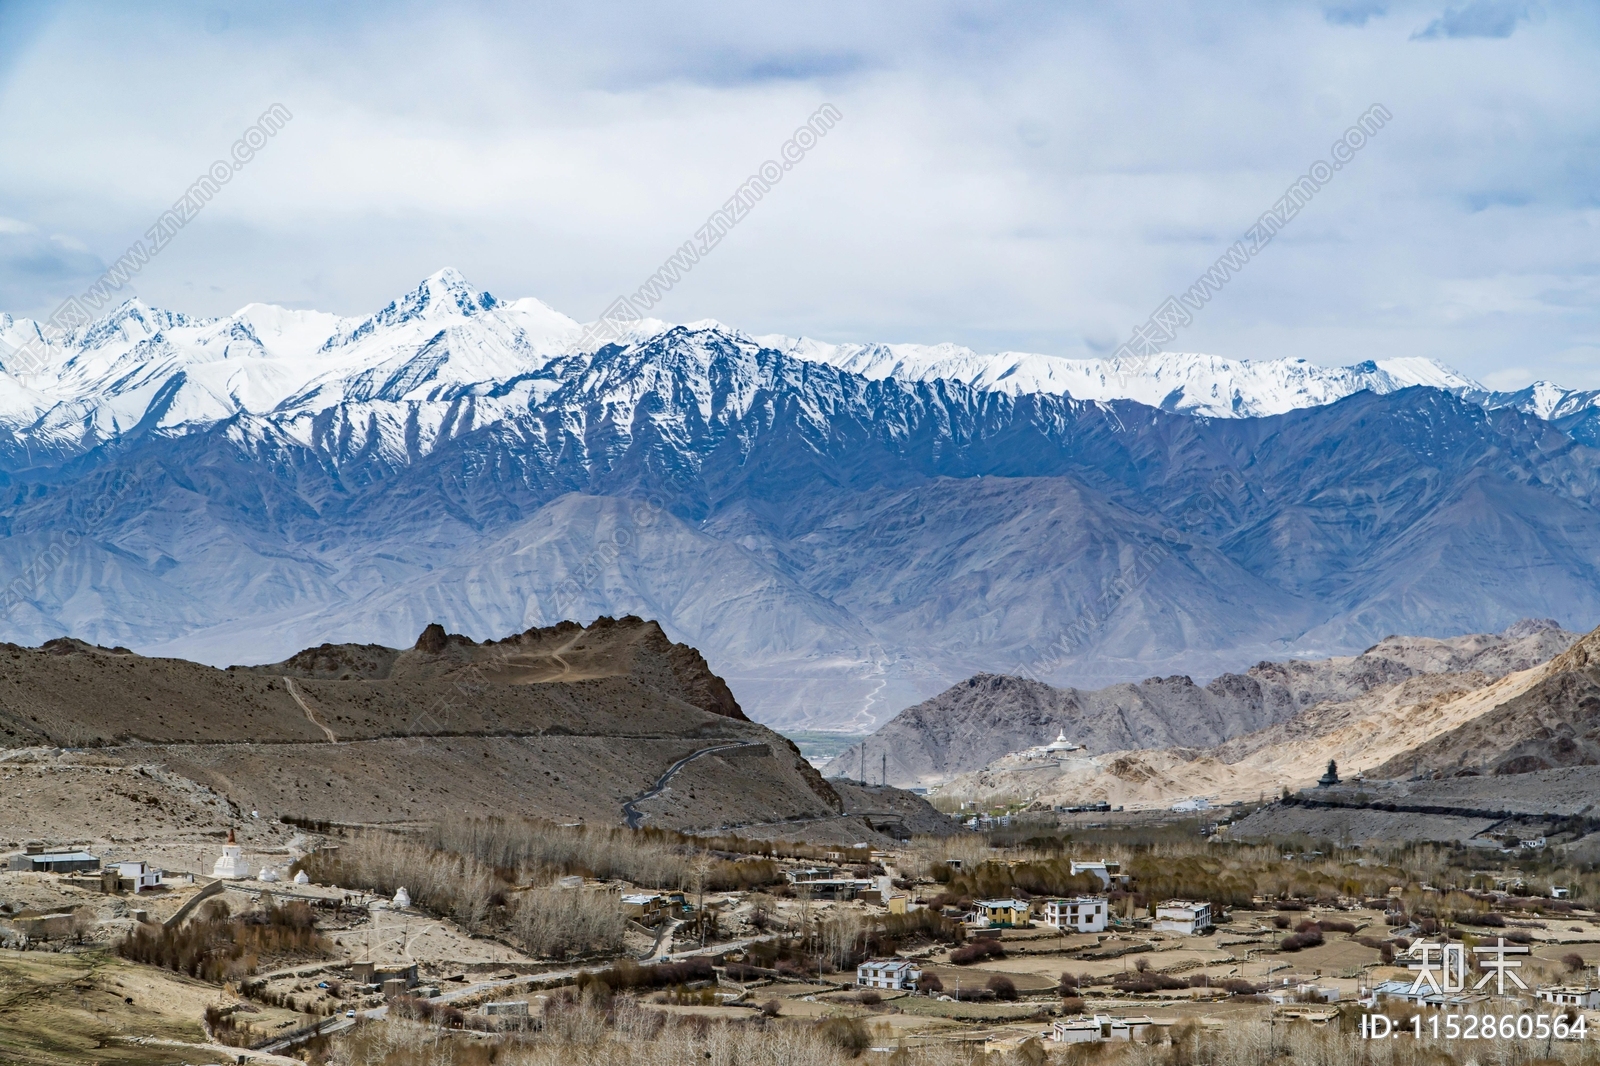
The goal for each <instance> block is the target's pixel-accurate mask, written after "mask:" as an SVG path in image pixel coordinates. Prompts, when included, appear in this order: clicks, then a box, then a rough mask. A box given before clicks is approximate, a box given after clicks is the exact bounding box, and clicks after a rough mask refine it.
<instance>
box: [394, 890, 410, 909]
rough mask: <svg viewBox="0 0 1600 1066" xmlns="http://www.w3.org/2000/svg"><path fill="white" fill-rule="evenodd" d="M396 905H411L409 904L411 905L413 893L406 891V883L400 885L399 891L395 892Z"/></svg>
mask: <svg viewBox="0 0 1600 1066" xmlns="http://www.w3.org/2000/svg"><path fill="white" fill-rule="evenodd" d="M394 905H395V906H396V907H409V906H411V894H410V893H409V892H407V891H406V886H405V885H401V886H400V891H398V892H396V893H395V894H394Z"/></svg>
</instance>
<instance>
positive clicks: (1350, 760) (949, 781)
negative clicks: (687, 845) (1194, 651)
mask: <svg viewBox="0 0 1600 1066" xmlns="http://www.w3.org/2000/svg"><path fill="white" fill-rule="evenodd" d="M1172 680H1186V679H1167V680H1166V681H1163V680H1162V679H1152V681H1151V682H1147V683H1145V684H1143V685H1137V686H1117V687H1115V688H1113V689H1109V690H1106V691H1103V692H1094V693H1074V692H1062V691H1057V690H1046V691H1044V692H1039V691H1037V689H1038V688H1039V687H1040V686H1033V685H1029V684H1028V683H1023V685H1017V684H1016V682H1017V679H1009V678H985V679H974V682H973V683H972V684H970V685H968V686H957V688H956V689H953V690H951V691H950V692H948V693H945V694H944V695H943V696H941V697H940V698H939V699H936V700H932V701H929V702H928V703H927V704H924V705H923V706H920V707H914V708H910V709H908V710H907V711H904V712H902V713H901V714H900V715H899V716H897V717H896V718H895V720H894V721H892V722H891V723H889V725H887V726H885V727H884V728H883V729H882V730H880V731H879V733H878V734H877V735H876V736H875V737H873V738H870V739H869V740H868V741H867V748H868V750H869V751H873V750H885V751H890V752H896V753H897V755H898V756H899V758H898V760H897V762H898V765H900V766H901V767H903V769H902V770H901V771H900V773H899V774H898V776H897V775H895V774H891V775H890V779H891V780H899V781H901V782H909V781H911V780H920V781H923V782H926V783H930V784H937V785H938V786H939V787H938V791H939V792H940V794H941V795H944V796H945V797H947V798H948V799H951V800H962V801H978V802H985V803H987V802H994V801H996V800H998V799H1000V798H1002V797H1004V798H1005V799H1006V800H1007V801H1012V802H1015V801H1017V800H1019V799H1020V800H1022V801H1023V802H1033V803H1041V804H1048V805H1079V804H1083V803H1092V802H1106V803H1110V804H1113V805H1118V806H1128V807H1130V808H1131V809H1137V808H1151V807H1162V808H1164V807H1166V806H1168V805H1172V804H1175V803H1176V804H1180V805H1181V804H1182V803H1183V802H1185V801H1188V802H1194V801H1196V800H1205V801H1208V802H1211V803H1230V802H1249V801H1251V800H1256V799H1259V798H1260V797H1262V796H1264V795H1277V794H1278V792H1279V791H1280V790H1285V789H1287V790H1291V791H1292V790H1298V789H1304V788H1306V787H1307V786H1309V785H1312V784H1314V783H1316V782H1317V781H1318V779H1319V777H1320V776H1321V775H1322V774H1323V772H1324V770H1325V769H1326V767H1327V763H1328V761H1329V760H1330V759H1331V760H1334V761H1335V762H1336V763H1337V765H1338V767H1339V770H1340V772H1342V773H1343V774H1344V775H1345V777H1346V786H1345V788H1344V790H1343V792H1340V791H1337V790H1335V791H1330V792H1328V793H1326V794H1325V796H1324V797H1323V799H1322V802H1324V803H1328V802H1335V801H1336V802H1337V805H1340V806H1347V807H1364V806H1374V805H1375V806H1378V807H1379V808H1381V809H1391V810H1392V809H1394V808H1393V806H1392V804H1393V803H1394V802H1396V797H1401V796H1410V797H1411V798H1410V800H1409V802H1410V803H1412V804H1413V805H1415V804H1419V803H1420V804H1423V805H1422V806H1420V807H1416V809H1417V810H1419V811H1422V812H1433V813H1437V811H1438V810H1442V809H1445V808H1449V807H1452V806H1453V807H1459V808H1463V809H1464V808H1467V807H1478V808H1483V809H1484V810H1480V812H1479V813H1480V815H1482V814H1484V813H1485V811H1486V810H1487V809H1489V808H1494V807H1495V805H1496V803H1500V802H1507V797H1509V796H1513V795H1517V794H1521V798H1520V799H1517V800H1515V801H1514V802H1513V806H1515V805H1518V804H1520V805H1521V807H1523V808H1526V809H1527V811H1529V812H1533V813H1537V812H1538V811H1539V810H1540V809H1541V808H1539V807H1538V802H1539V801H1538V798H1537V797H1538V795H1539V790H1540V788H1542V787H1544V786H1543V785H1541V784H1540V782H1541V781H1543V782H1545V783H1546V784H1548V781H1547V780H1546V779H1547V778H1548V775H1549V773H1559V772H1564V771H1568V770H1574V769H1576V768H1590V769H1589V770H1588V771H1585V774H1586V776H1582V777H1581V778H1574V779H1572V780H1567V781H1565V783H1564V786H1563V787H1565V788H1566V789H1567V791H1568V792H1571V790H1572V788H1574V787H1576V788H1578V789H1579V791H1580V792H1581V790H1582V789H1583V788H1588V789H1589V790H1590V798H1591V802H1592V789H1593V781H1594V774H1593V768H1594V767H1595V766H1597V765H1600V744H1597V743H1596V737H1597V736H1600V629H1597V630H1595V631H1594V632H1592V633H1590V634H1588V635H1587V636H1583V637H1581V638H1580V637H1578V635H1577V634H1574V633H1569V632H1566V631H1564V630H1561V629H1559V628H1557V627H1556V626H1555V625H1554V623H1551V622H1548V621H1546V622H1531V621H1530V622H1524V623H1519V624H1518V625H1516V626H1513V627H1511V628H1510V629H1509V630H1507V631H1506V632H1505V633H1502V634H1498V635H1480V636H1473V637H1461V638H1455V639H1451V640H1425V639H1417V638H1401V637H1391V638H1389V639H1388V640H1385V641H1383V642H1381V643H1380V644H1378V645H1377V646H1375V647H1373V648H1370V649H1368V650H1367V651H1366V652H1364V653H1363V654H1361V655H1359V656H1355V657H1353V658H1341V659H1332V660H1326V661H1323V662H1316V663H1302V662H1291V663H1262V664H1260V665H1259V666H1257V667H1254V668H1253V669H1252V670H1251V671H1249V673H1248V674H1245V675H1229V676H1225V677H1221V678H1218V679H1217V680H1216V681H1214V682H1212V683H1211V684H1210V685H1208V686H1206V687H1205V688H1204V689H1195V690H1193V691H1192V692H1191V693H1190V694H1189V695H1188V696H1187V698H1184V699H1174V698H1173V693H1174V688H1173V686H1172V684H1171V681H1172ZM999 682H1010V683H1011V684H1009V685H1007V684H998V683H999ZM1024 686H1025V687H1024ZM984 688H987V689H989V690H990V691H991V692H994V693H1005V692H1007V690H1008V689H1009V690H1010V692H1011V693H1012V695H1013V698H1012V699H1011V700H1010V701H1009V702H1008V701H1007V700H1006V699H1005V698H1004V697H1003V696H1000V697H998V698H994V699H992V700H991V702H990V704H989V705H990V707H991V708H992V709H993V714H994V718H995V725H996V730H995V731H996V732H999V733H1001V734H1003V735H1006V736H1013V735H1020V734H1026V733H1028V732H1029V729H1030V727H1031V730H1032V737H1031V738H1030V739H1031V745H1029V746H1031V747H1033V748H1034V749H1035V750H1033V751H1029V750H1026V748H1024V746H1023V745H1016V746H1014V747H1013V748H1012V749H1011V750H1010V751H1009V752H1007V753H1004V754H1001V755H998V756H996V755H992V754H990V752H992V750H993V747H994V746H996V745H993V744H991V745H989V747H988V750H987V751H985V752H983V753H982V754H967V753H966V751H965V749H966V748H967V747H969V746H974V745H980V744H982V743H983V740H982V739H979V738H978V737H976V736H973V735H972V734H973V733H975V732H980V731H981V730H975V729H974V728H973V726H974V724H975V721H974V720H973V717H972V714H971V713H970V711H969V710H968V708H969V707H970V706H972V705H973V704H974V703H976V702H979V701H980V700H981V696H979V695H977V692H978V691H979V690H982V689H984ZM1020 694H1026V695H1025V697H1024V698H1017V697H1018V695H1020ZM1230 704H1231V705H1233V706H1235V707H1242V708H1243V709H1244V711H1245V713H1244V714H1242V715H1239V716H1238V717H1240V718H1243V717H1247V716H1248V715H1249V714H1250V712H1254V714H1255V716H1256V717H1257V718H1258V719H1266V720H1267V722H1268V724H1265V725H1263V726H1261V727H1260V728H1256V729H1254V730H1252V731H1249V732H1236V733H1234V734H1232V735H1228V736H1224V737H1222V738H1220V739H1219V738H1218V736H1217V732H1218V730H1217V722H1218V721H1219V720H1220V719H1221V715H1220V714H1219V713H1218V708H1219V707H1224V706H1228V705H1230ZM1089 708H1094V709H1095V714H1096V716H1097V719H1101V720H1103V719H1107V718H1111V719H1121V720H1123V721H1124V722H1126V723H1127V724H1130V725H1133V726H1138V725H1141V724H1143V723H1144V722H1146V721H1149V720H1156V721H1162V722H1172V723H1174V726H1169V727H1168V728H1167V729H1166V730H1164V731H1163V730H1158V729H1153V728H1152V729H1148V730H1146V731H1145V733H1144V736H1142V737H1140V736H1134V737H1132V740H1131V742H1130V741H1129V734H1127V733H1121V734H1119V732H1118V730H1117V729H1116V728H1112V729H1109V730H1107V729H1100V730H1098V731H1097V730H1095V729H1094V728H1093V724H1094V722H1095V721H1096V719H1091V718H1088V717H1087V716H1085V718H1084V719H1082V720H1081V721H1080V719H1079V717H1078V716H1080V715H1084V712H1085V710H1086V709H1089ZM1236 720H1237V719H1236ZM1057 723H1060V728H1062V729H1064V730H1065V731H1067V734H1068V736H1069V737H1070V736H1072V732H1071V730H1072V729H1073V728H1074V726H1077V727H1079V728H1080V729H1082V730H1083V733H1084V735H1085V737H1086V738H1088V739H1089V744H1088V747H1087V750H1080V751H1076V752H1063V751H1051V752H1044V751H1041V750H1039V745H1040V744H1041V743H1042V740H1041V739H1038V738H1041V737H1042V736H1043V730H1044V729H1052V728H1056V727H1057ZM1085 725H1087V726H1089V728H1084V726H1085ZM1185 726H1189V727H1191V728H1189V729H1188V730H1187V732H1186V731H1185V728H1184V727H1185ZM1196 727H1197V728H1196ZM1141 741H1143V742H1141ZM957 753H959V755H958V754H957ZM986 756H987V757H986ZM892 758H893V757H892ZM980 760H981V761H982V762H983V765H982V766H980V767H974V764H975V763H977V762H979V761H980ZM838 762H839V763H840V764H844V765H839V766H836V767H834V768H835V769H846V768H847V764H848V762H849V757H848V756H845V757H842V758H841V759H840V760H838ZM890 765H896V763H895V762H891V764H890ZM919 766H939V767H941V768H942V769H938V770H934V769H926V770H922V771H921V773H920V774H919V773H918V771H917V767H919ZM1541 774H1543V775H1545V777H1540V776H1539V775H1541ZM1352 776H1354V777H1355V779H1356V783H1355V784H1353V785H1352V784H1351V783H1350V781H1349V778H1350V777H1352ZM1453 779H1484V780H1483V781H1482V783H1481V785H1466V786H1459V787H1454V788H1441V786H1439V785H1437V784H1433V785H1428V784H1417V783H1418V782H1424V783H1426V782H1440V781H1447V780H1453ZM1491 779H1492V780H1491ZM1512 779H1517V783H1515V784H1512V783H1511V782H1512ZM1585 781H1587V782H1588V784H1587V785H1585V784H1583V782H1585ZM1318 791H1320V790H1318ZM1424 794H1436V796H1435V798H1434V799H1433V800H1431V801H1428V800H1425V799H1422V798H1420V797H1422V796H1423V795H1424ZM1576 794H1577V793H1574V795H1576ZM1474 795H1476V796H1477V797H1478V798H1479V799H1481V800H1482V801H1483V802H1481V803H1476V804H1475V803H1473V802H1471V799H1472V797H1473V796H1474ZM1493 797H1499V798H1498V799H1493ZM1569 798H1570V797H1569ZM1386 802H1387V803H1390V804H1391V806H1389V807H1387V808H1385V807H1383V804H1384V803H1386ZM1578 806H1580V807H1581V806H1582V804H1581V803H1580V804H1579V805H1578ZM1402 809H1404V808H1402ZM1551 809H1553V808H1551ZM1507 813H1511V812H1507V811H1499V812H1498V814H1497V815H1496V816H1500V815H1505V814H1507ZM1492 820H1493V819H1491V821H1492ZM1281 828H1283V827H1281V826H1280V829H1281ZM1303 828H1305V827H1303V826H1302V829H1303ZM1402 835H1404V834H1402Z"/></svg>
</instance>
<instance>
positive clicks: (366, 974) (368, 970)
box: [350, 962, 417, 995]
mask: <svg viewBox="0 0 1600 1066" xmlns="http://www.w3.org/2000/svg"><path fill="white" fill-rule="evenodd" d="M350 976H351V977H352V978H354V979H355V981H356V983H357V984H362V985H368V986H371V985H376V986H378V987H379V988H381V989H383V994H384V995H391V994H392V993H391V992H390V991H389V986H390V985H391V984H398V985H399V986H400V991H401V992H404V991H406V990H407V989H409V988H412V987H413V986H415V985H416V983H417V964H416V963H414V962H413V963H411V964H410V965H408V966H401V965H399V964H394V965H388V966H381V965H379V964H378V963H375V962H358V963H355V964H354V965H352V966H351V967H350Z"/></svg>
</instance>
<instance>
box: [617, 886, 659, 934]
mask: <svg viewBox="0 0 1600 1066" xmlns="http://www.w3.org/2000/svg"><path fill="white" fill-rule="evenodd" d="M665 906H666V900H664V899H662V898H661V895H660V893H657V892H632V893H629V894H627V895H625V896H623V897H622V910H623V913H625V914H626V915H627V916H628V917H629V918H632V919H633V920H634V921H636V922H638V923H639V924H640V925H644V926H651V925H655V924H656V923H657V922H659V921H661V916H662V909H663V908H664V907H665Z"/></svg>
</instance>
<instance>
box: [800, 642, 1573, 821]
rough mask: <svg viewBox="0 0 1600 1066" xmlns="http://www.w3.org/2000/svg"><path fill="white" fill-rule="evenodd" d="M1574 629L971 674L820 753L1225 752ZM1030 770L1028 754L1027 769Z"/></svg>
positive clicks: (1513, 661)
mask: <svg viewBox="0 0 1600 1066" xmlns="http://www.w3.org/2000/svg"><path fill="white" fill-rule="evenodd" d="M1577 636H1578V635H1577V634H1575V633H1569V632H1567V631H1565V630H1563V629H1561V628H1560V627H1559V626H1557V625H1556V624H1555V623H1554V622H1551V621H1548V620H1546V621H1533V620H1525V621H1522V622H1518V623H1517V624H1515V625H1513V626H1511V627H1510V628H1509V629H1507V630H1506V631H1505V632H1503V633H1499V634H1479V635H1475V636H1466V637H1453V638H1449V639H1444V640H1436V639H1429V638H1417V637H1388V638H1386V639H1384V640H1382V641H1380V642H1379V643H1377V644H1375V645H1373V646H1372V647H1370V648H1368V649H1366V650H1365V651H1364V652H1362V653H1361V654H1359V655H1354V656H1348V657H1338V658H1331V659H1323V660H1319V661H1310V662H1307V661H1288V662H1261V663H1257V664H1256V665H1255V666H1252V667H1251V668H1250V669H1249V670H1247V671H1245V672H1244V673H1242V674H1231V673H1230V674H1223V675H1221V676H1219V677H1217V678H1215V679H1213V680H1212V681H1211V682H1209V683H1208V684H1206V685H1204V686H1201V685H1197V684H1195V683H1194V681H1192V680H1191V679H1190V678H1188V677H1183V676H1179V677H1152V678H1149V679H1147V680H1145V681H1141V682H1139V683H1137V684H1120V685H1112V686H1110V687H1107V688H1103V689H1098V690H1093V691H1084V690H1081V689H1070V688H1069V689H1058V688H1053V687H1051V686H1049V685H1046V684H1043V683H1041V682H1038V681H1032V680H1029V679H1027V678H1021V677H1007V676H1003V675H992V674H980V675H978V676H976V677H972V678H969V679H968V680H966V681H964V682H962V683H961V684H958V685H955V686H953V687H951V688H950V689H948V690H947V691H945V692H943V693H941V694H939V695H938V696H936V697H934V698H933V699H931V700H927V701H925V702H923V703H920V704H918V705H916V706H915V707H908V708H907V709H906V710H904V711H901V712H900V713H899V714H898V715H896V716H895V717H894V718H893V719H892V720H890V721H889V722H888V723H887V724H885V725H884V726H883V727H882V728H880V729H879V730H878V731H877V732H875V733H873V734H872V735H871V736H870V737H868V738H866V740H865V741H863V743H862V745H858V746H857V748H856V749H854V750H852V751H849V752H845V753H844V754H842V755H840V756H839V757H838V758H836V759H834V760H832V761H831V762H829V763H828V764H827V765H826V766H825V767H824V772H825V773H827V774H829V775H830V776H855V774H854V766H855V765H856V764H857V763H858V762H859V760H860V759H861V752H862V749H863V746H864V748H865V751H866V752H867V754H868V756H869V758H870V760H871V763H872V765H873V766H875V767H876V766H879V765H881V760H880V759H879V755H880V753H882V754H886V755H887V756H888V779H889V781H890V782H891V783H894V784H897V785H931V784H938V783H940V782H944V781H948V780H950V779H951V778H953V777H956V776H957V775H960V774H963V773H967V772H970V771H975V770H981V769H983V768H984V767H987V766H989V765H990V764H991V763H995V762H996V761H997V760H1001V759H1002V758H1003V757H1004V756H1006V755H1008V754H1010V753H1013V752H1020V751H1024V750H1025V749H1028V748H1031V747H1035V746H1037V745H1041V744H1044V743H1045V742H1046V741H1048V740H1050V739H1051V738H1053V737H1055V736H1057V735H1058V734H1064V735H1065V736H1066V737H1067V738H1068V740H1070V741H1072V742H1074V743H1076V744H1077V745H1079V746H1080V747H1081V748H1083V749H1084V757H1085V758H1086V757H1088V756H1089V755H1103V754H1105V753H1107V752H1124V751H1131V750H1135V749H1173V748H1178V749H1196V748H1212V747H1216V746H1219V745H1224V742H1231V743H1229V744H1227V745H1226V748H1227V750H1228V751H1229V752H1233V753H1238V754H1241V755H1242V754H1246V753H1249V752H1253V751H1255V750H1258V749H1260V748H1263V747H1266V746H1267V745H1268V744H1269V743H1271V742H1272V741H1274V740H1282V739H1283V738H1284V736H1286V735H1289V734H1292V733H1293V732H1294V731H1295V730H1296V729H1301V730H1303V727H1304V722H1305V721H1306V716H1307V715H1309V714H1311V713H1312V711H1313V709H1315V711H1316V713H1317V714H1318V715H1321V716H1323V717H1326V716H1327V712H1326V708H1327V707H1329V706H1338V705H1344V704H1346V703H1348V702H1349V701H1352V700H1358V699H1360V698H1363V697H1367V696H1369V695H1370V694H1373V693H1381V692H1389V691H1392V690H1394V689H1395V688H1397V687H1398V686H1401V685H1402V683H1404V682H1407V681H1408V680H1411V679H1415V678H1422V677H1427V678H1436V677H1439V676H1448V677H1453V678H1461V677H1471V678H1474V679H1477V680H1478V681H1479V683H1483V682H1487V681H1489V680H1494V679H1498V678H1501V677H1504V676H1506V675H1507V674H1512V673H1516V672H1518V671H1526V670H1528V669H1530V668H1531V667H1534V666H1537V665H1538V664H1540V663H1542V662H1545V661H1546V660H1548V659H1550V658H1551V657H1552V656H1554V655H1557V654H1558V653H1561V652H1563V651H1565V650H1566V649H1567V648H1568V647H1569V646H1570V645H1571V644H1572V642H1573V641H1574V640H1576V639H1577ZM1289 723H1296V724H1295V725H1290V724H1289ZM1247 734H1248V735H1249V738H1248V739H1246V735H1247ZM1325 759H1326V757H1324V760H1325ZM1369 764H1370V760H1369ZM1036 771H1037V767H1035V766H1027V767H1026V770H1025V772H1027V773H1035V772H1036ZM1320 772H1321V767H1320V766H1319V767H1318V769H1317V773H1320ZM1315 776H1316V775H1315V774H1313V775H1312V777H1315ZM1302 783H1303V782H1302ZM1202 791H1203V790H1202Z"/></svg>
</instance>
